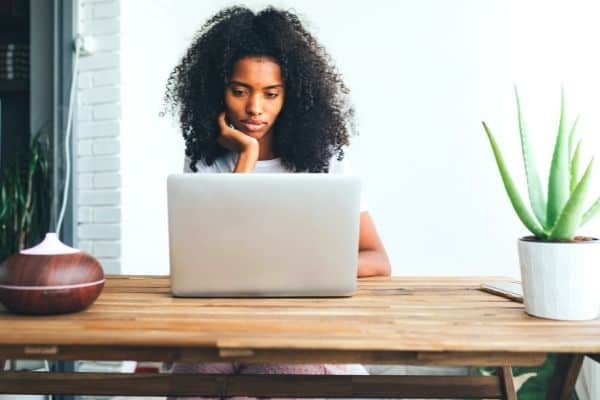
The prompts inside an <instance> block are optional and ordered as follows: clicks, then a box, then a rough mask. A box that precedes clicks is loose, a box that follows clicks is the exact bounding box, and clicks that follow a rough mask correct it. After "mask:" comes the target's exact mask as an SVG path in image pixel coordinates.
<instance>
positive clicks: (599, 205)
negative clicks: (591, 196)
mask: <svg viewBox="0 0 600 400" xmlns="http://www.w3.org/2000/svg"><path fill="white" fill-rule="evenodd" d="M598 211H600V197H598V200H596V201H595V202H594V204H592V206H591V207H590V208H589V209H588V210H587V211H586V212H585V213H584V214H583V217H581V225H579V226H583V225H585V224H586V223H588V222H589V221H590V220H591V219H592V218H594V216H595V215H596V214H597V213H598Z"/></svg>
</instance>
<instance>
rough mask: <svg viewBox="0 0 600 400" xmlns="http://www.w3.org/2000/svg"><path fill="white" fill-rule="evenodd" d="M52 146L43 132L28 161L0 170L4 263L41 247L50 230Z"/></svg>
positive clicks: (0, 245)
mask: <svg viewBox="0 0 600 400" xmlns="http://www.w3.org/2000/svg"><path fill="white" fill-rule="evenodd" d="M49 157H50V143H49V135H48V133H47V132H45V131H44V130H40V131H39V132H37V133H36V134H35V135H33V137H32V138H31V141H30V144H29V149H28V151H27V158H26V159H25V158H24V157H19V156H17V157H16V159H15V161H14V163H10V164H9V165H7V166H6V167H5V168H4V169H2V170H0V178H1V179H0V262H2V261H3V260H4V259H5V258H6V257H8V255H9V254H12V253H14V252H16V251H20V250H22V249H24V248H25V247H28V246H30V245H32V244H34V243H38V242H39V241H40V240H41V239H42V238H43V237H44V234H45V233H46V232H47V231H48V228H49V226H50V207H49V204H50V193H51V188H50V165H49Z"/></svg>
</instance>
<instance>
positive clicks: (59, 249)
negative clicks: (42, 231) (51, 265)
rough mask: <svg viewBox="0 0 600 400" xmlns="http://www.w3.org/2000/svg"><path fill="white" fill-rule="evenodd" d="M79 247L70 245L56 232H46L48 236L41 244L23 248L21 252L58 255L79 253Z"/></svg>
mask: <svg viewBox="0 0 600 400" xmlns="http://www.w3.org/2000/svg"><path fill="white" fill-rule="evenodd" d="M79 252H80V250H79V249H74V248H73V247H69V246H67V245H66V244H64V243H63V242H61V241H60V239H58V236H57V235H56V233H54V232H48V233H46V237H45V238H44V240H42V241H41V242H40V243H39V244H37V245H35V246H33V247H30V248H28V249H24V250H21V251H20V253H21V254H29V255H57V254H73V253H79Z"/></svg>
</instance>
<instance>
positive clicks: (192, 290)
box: [167, 173, 360, 297]
mask: <svg viewBox="0 0 600 400" xmlns="http://www.w3.org/2000/svg"><path fill="white" fill-rule="evenodd" d="M167 193H168V209H169V213H168V214H169V253H170V255H169V256H170V275H171V291H172V293H173V295H175V296H181V297H296V296H299V297H306V296H316V297H324V296H350V295H352V293H354V291H355V290H356V273H357V267H358V238H359V231H358V229H359V219H360V181H359V179H358V178H357V177H353V176H350V175H340V174H291V173H290V174H286V173H277V174H257V173H254V174H175V175H170V176H169V178H168V179H167Z"/></svg>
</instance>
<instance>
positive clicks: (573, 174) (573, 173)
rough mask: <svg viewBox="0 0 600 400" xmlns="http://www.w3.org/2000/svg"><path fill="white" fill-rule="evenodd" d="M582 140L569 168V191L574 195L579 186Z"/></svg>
mask: <svg viewBox="0 0 600 400" xmlns="http://www.w3.org/2000/svg"><path fill="white" fill-rule="evenodd" d="M580 153H581V140H579V142H578V143H577V148H576V149H575V154H573V157H572V158H571V164H570V168H569V191H570V192H571V193H573V191H574V190H575V186H577V180H578V179H579V157H580V156H581V154H580Z"/></svg>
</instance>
